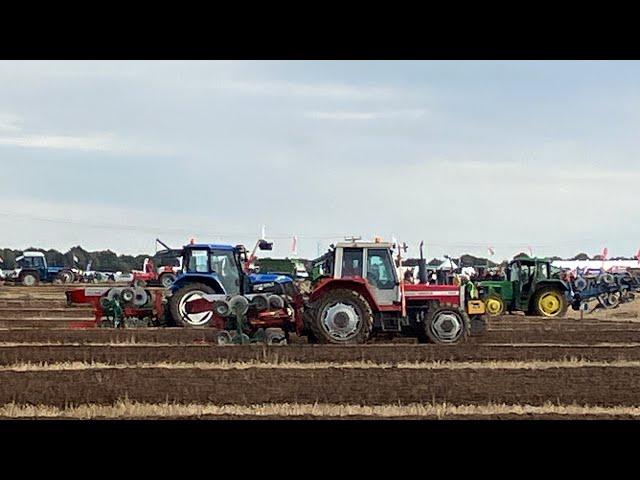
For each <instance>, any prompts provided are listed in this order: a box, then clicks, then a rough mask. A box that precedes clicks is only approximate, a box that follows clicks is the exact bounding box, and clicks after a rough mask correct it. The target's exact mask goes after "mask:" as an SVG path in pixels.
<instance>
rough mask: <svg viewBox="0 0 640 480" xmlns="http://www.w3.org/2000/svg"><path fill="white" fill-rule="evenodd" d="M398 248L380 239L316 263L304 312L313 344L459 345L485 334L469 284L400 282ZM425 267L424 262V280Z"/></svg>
mask: <svg viewBox="0 0 640 480" xmlns="http://www.w3.org/2000/svg"><path fill="white" fill-rule="evenodd" d="M393 248H394V245H393V244H391V243H384V242H381V241H374V242H361V241H347V242H341V243H338V244H337V245H336V246H335V247H334V248H333V249H332V250H330V251H329V252H328V253H327V254H325V255H323V256H322V257H320V258H319V259H317V260H316V261H315V262H314V268H313V273H314V274H313V277H314V285H313V289H312V293H311V295H310V297H309V304H308V306H307V309H306V311H305V323H306V327H307V330H308V334H309V335H308V338H309V339H310V340H311V341H316V342H320V343H333V344H352V343H364V342H365V341H367V339H368V338H369V337H370V336H371V335H372V334H373V333H386V334H390V335H409V336H416V337H418V340H419V341H424V342H427V341H430V342H433V343H457V342H459V341H462V340H464V339H465V338H466V337H467V336H468V335H470V334H471V332H472V328H473V331H474V333H475V332H478V333H480V331H481V330H482V328H483V325H484V318H483V317H482V314H484V304H483V302H482V301H481V300H478V299H474V298H471V297H470V295H469V292H468V291H467V287H466V286H453V285H428V284H426V283H419V284H405V283H404V282H401V281H400V279H399V278H398V274H397V269H396V265H395V262H394V259H393ZM425 268H426V267H425V264H424V262H421V264H420V269H421V274H420V276H419V277H420V278H421V279H424V278H426V271H425Z"/></svg>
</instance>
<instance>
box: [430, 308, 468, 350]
mask: <svg viewBox="0 0 640 480" xmlns="http://www.w3.org/2000/svg"><path fill="white" fill-rule="evenodd" d="M424 329H425V333H426V334H427V337H428V338H429V340H431V341H432V342H433V343H457V342H459V341H461V340H464V339H465V338H466V337H467V336H468V335H469V333H470V330H471V320H470V319H469V315H467V312H465V311H464V310H463V309H462V308H460V307H459V306H457V305H449V304H444V305H438V306H437V307H434V308H431V309H430V310H429V312H428V313H427V315H426V318H425V320H424Z"/></svg>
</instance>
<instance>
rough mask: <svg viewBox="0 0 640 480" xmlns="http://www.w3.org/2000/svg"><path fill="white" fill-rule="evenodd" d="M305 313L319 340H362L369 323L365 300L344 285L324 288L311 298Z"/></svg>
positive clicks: (371, 320) (371, 314) (343, 342)
mask: <svg viewBox="0 0 640 480" xmlns="http://www.w3.org/2000/svg"><path fill="white" fill-rule="evenodd" d="M309 317H310V318H309V328H310V329H311V332H312V334H313V337H315V339H317V341H318V342H319V343H334V344H342V345H347V344H354V343H365V342H366V341H367V339H368V338H369V335H370V334H371V327H372V325H373V312H372V311H371V306H370V305H369V302H367V300H366V299H365V298H364V297H363V296H362V295H360V294H359V293H358V292H355V291H353V290H347V289H336V290H331V291H329V292H327V293H326V294H325V295H324V296H322V297H321V298H320V299H319V300H317V301H316V302H314V304H313V305H312V311H311V312H310V316H309ZM313 337H311V338H313Z"/></svg>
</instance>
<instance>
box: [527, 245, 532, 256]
mask: <svg viewBox="0 0 640 480" xmlns="http://www.w3.org/2000/svg"><path fill="white" fill-rule="evenodd" d="M527 250H529V256H530V257H533V248H531V246H528V247H527Z"/></svg>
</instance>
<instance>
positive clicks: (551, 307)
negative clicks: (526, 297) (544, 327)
mask: <svg viewBox="0 0 640 480" xmlns="http://www.w3.org/2000/svg"><path fill="white" fill-rule="evenodd" d="M538 309H539V310H540V312H541V313H542V314H543V315H544V316H545V317H555V316H556V315H558V314H559V313H560V311H561V310H562V298H561V297H560V294H559V293H558V292H547V293H545V294H543V295H542V296H541V297H540V298H539V299H538Z"/></svg>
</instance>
